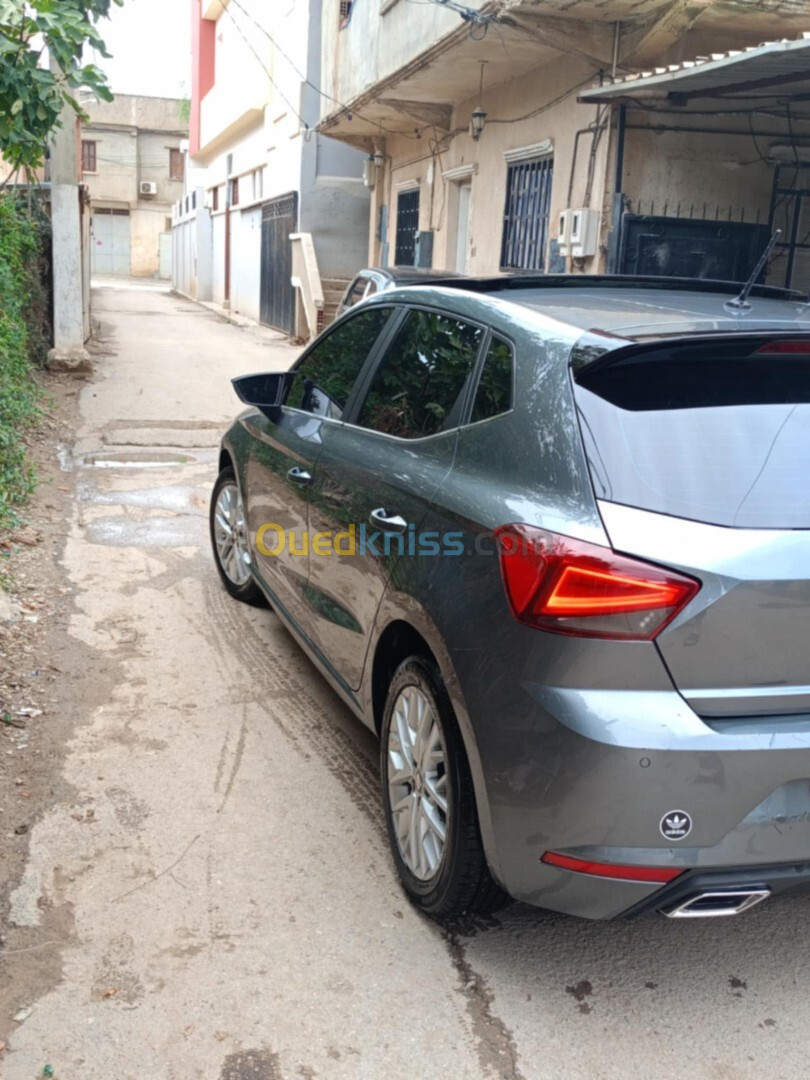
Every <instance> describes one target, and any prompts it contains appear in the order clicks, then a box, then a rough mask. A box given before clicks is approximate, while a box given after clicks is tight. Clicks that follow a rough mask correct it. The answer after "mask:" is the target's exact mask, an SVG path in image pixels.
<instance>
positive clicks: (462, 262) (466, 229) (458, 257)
mask: <svg viewBox="0 0 810 1080" xmlns="http://www.w3.org/2000/svg"><path fill="white" fill-rule="evenodd" d="M456 186H457V189H458V190H457V192H456V251H455V266H454V267H453V269H454V270H455V271H456V272H457V273H459V274H466V273H467V270H468V268H469V264H470V195H471V194H472V184H470V183H466V184H458V185H456Z"/></svg>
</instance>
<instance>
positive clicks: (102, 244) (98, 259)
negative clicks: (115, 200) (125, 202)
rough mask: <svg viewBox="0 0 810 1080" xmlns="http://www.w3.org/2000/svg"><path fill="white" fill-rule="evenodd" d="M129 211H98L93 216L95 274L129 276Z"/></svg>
mask: <svg viewBox="0 0 810 1080" xmlns="http://www.w3.org/2000/svg"><path fill="white" fill-rule="evenodd" d="M129 236H130V233H129V211H128V210H114V211H110V210H107V211H106V212H105V211H103V210H96V211H95V212H94V214H93V245H92V251H93V273H94V274H129V272H130V266H131V264H130V239H129Z"/></svg>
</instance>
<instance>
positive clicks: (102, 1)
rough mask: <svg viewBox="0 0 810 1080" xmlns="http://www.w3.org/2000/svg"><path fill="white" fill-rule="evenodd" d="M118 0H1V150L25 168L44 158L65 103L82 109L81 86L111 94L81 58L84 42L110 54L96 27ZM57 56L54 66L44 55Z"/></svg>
mask: <svg viewBox="0 0 810 1080" xmlns="http://www.w3.org/2000/svg"><path fill="white" fill-rule="evenodd" d="M121 3H122V0H0V154H2V156H3V158H4V159H5V160H6V162H7V163H8V164H9V165H10V166H11V167H12V169H14V170H22V171H23V172H26V173H30V172H32V171H33V170H34V169H36V168H38V167H39V166H40V165H41V164H42V162H43V159H44V155H45V145H46V142H47V139H48V136H49V135H50V133H51V132H52V131H53V130H54V128H56V127H58V126H59V124H60V114H61V112H62V109H63V107H64V105H65V103H67V104H69V105H70V106H72V108H73V109H75V110H76V112H77V114H78V115H80V116H81V115H83V112H82V109H81V107H80V105H79V103H78V101H77V99H76V96H75V95H76V94H77V93H78V91H80V90H89V91H92V92H93V93H94V94H95V95H96V96H97V97H99V98H101V99H103V100H104V101H110V100H112V95H111V93H110V91H109V89H108V88H107V82H106V78H105V76H104V74H103V72H102V71H100V70H99V68H97V67H96V66H95V65H93V64H85V63H84V62H83V58H82V57H83V53H84V50H85V48H86V47H87V46H92V47H93V48H95V49H96V50H97V51H98V52H99V53H100V54H101V55H102V56H107V55H109V54H108V53H107V52H106V50H105V48H104V42H103V41H102V39H101V37H100V36H99V32H98V30H97V29H96V23H97V21H98V20H99V19H101V18H105V17H106V16H107V15H108V14H109V11H110V7H111V6H112V5H113V4H118V5H120V4H121ZM48 58H51V59H53V60H55V61H56V63H57V64H58V66H59V68H60V71H59V72H54V71H52V70H50V67H49V66H47V60H48Z"/></svg>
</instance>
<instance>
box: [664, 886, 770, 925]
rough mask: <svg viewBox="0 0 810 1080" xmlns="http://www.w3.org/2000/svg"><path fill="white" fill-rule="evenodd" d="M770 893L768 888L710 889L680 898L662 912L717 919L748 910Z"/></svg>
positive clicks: (676, 917) (689, 917) (682, 916)
mask: <svg viewBox="0 0 810 1080" xmlns="http://www.w3.org/2000/svg"><path fill="white" fill-rule="evenodd" d="M770 895H771V890H770V889H710V890H705V891H704V892H699V893H696V894H695V895H694V896H690V897H688V898H687V899H686V900H682V901H681V902H680V903H679V904H677V905H676V906H675V907H673V908H669V909H668V910H665V911H664V914H665V915H666V917H667V918H668V919H717V918H720V917H721V916H724V915H739V914H740V913H741V912H743V911H748V909H749V908H752V907H755V906H756V905H757V904H761V903H762V901H763V900H767V899H768V897H769V896H770Z"/></svg>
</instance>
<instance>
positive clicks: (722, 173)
mask: <svg viewBox="0 0 810 1080" xmlns="http://www.w3.org/2000/svg"><path fill="white" fill-rule="evenodd" d="M808 30H810V8H808V7H807V5H806V4H804V3H798V2H797V3H789V2H787V3H786V2H784V0H763V2H762V3H758V4H749V3H745V2H742V0H723V2H720V0H697V2H692V0H689V2H687V0H667V2H661V0H608V2H606V0H573V2H572V0H468V2H466V3H465V4H463V5H455V8H454V9H452V10H451V9H448V8H447V7H445V6H444V5H442V4H440V3H433V4H429V3H428V4H422V5H419V6H415V5H413V4H409V3H407V2H406V0H383V2H382V3H361V2H354V3H348V4H347V3H341V2H340V0H325V3H324V11H323V58H324V60H323V66H324V83H323V91H324V93H323V95H322V118H321V121H320V124H319V130H320V131H321V132H323V133H324V134H329V135H330V136H332V137H333V138H336V139H341V140H343V141H345V142H346V143H347V144H348V145H351V146H355V147H358V148H360V149H362V150H363V151H364V152H365V153H366V154H367V155H369V165H368V168H369V170H370V172H371V175H372V177H373V183H374V187H373V192H372V200H371V208H370V222H371V233H370V242H369V249H368V252H367V256H366V261H367V262H368V263H370V264H378V263H381V264H383V265H386V264H390V265H394V264H397V263H404V264H409V265H413V264H416V265H424V266H433V267H434V268H437V269H438V268H441V269H449V270H459V271H463V272H468V273H473V274H493V273H495V274H497V273H501V272H509V271H525V270H529V271H535V272H541V273H547V272H560V271H564V270H568V271H573V272H591V273H595V272H603V271H605V270H610V271H615V272H636V271H638V272H645V273H653V272H655V273H661V274H664V275H674V274H678V275H683V274H687V273H690V274H691V273H697V274H700V275H701V276H716V277H727V276H732V275H733V276H735V277H737V276H739V275H740V274H741V273H744V270H745V267H746V266H749V265H753V264H752V263H751V256H752V253H753V252H755V251H756V250H757V247H758V246H759V249H760V250H761V248H762V247H764V241H765V240H766V239H767V234H768V230H769V228H773V227H774V225H775V224H778V225H780V226H781V227H782V229H783V241H785V240H786V237H787V236H788V234H790V233H791V232H796V233H798V234H802V233H806V232H807V228H810V221H808V223H807V227H805V228H804V229H802V228H798V229H794V225H797V224H798V225H801V222H800V220H799V215H800V214H801V195H800V194H797V195H796V200H798V201H795V200H794V201H791V199H792V198H793V197H792V196H790V197H787V199H786V200H785V199H784V198H782V196H781V195H780V194H778V191H779V190H781V189H779V188H778V185H779V183H780V181H779V164H780V160H781V162H782V163H783V164H786V165H788V166H793V167H794V174H793V175H791V176H788V177H786V178H784V177H783V183H786V184H789V185H792V187H791V190H795V191H796V192H800V191H801V189H802V188H803V187H804V188H806V186H807V185H806V183H805V181H804V178H805V177H810V171H808V172H807V173H804V172H803V163H804V162H810V110H808V109H807V108H806V98H807V90H808V86H807V78H808V76H807V72H806V71H805V72H804V74H802V73H801V71H799V66H800V65H798V61H797V65H796V66H795V70H793V71H792V73H787V74H786V73H785V71H784V70H783V68H782V67H780V64H781V60H780V59H779V56H778V50H776V52H773V53H772V55H770V56H765V57H764V59H763V61H762V62H763V64H764V67H762V68H761V69H760V68H758V69H757V72H756V78H753V77H751V76H750V75H749V74H747V73H746V71H744V70H743V68H742V67H741V68H740V74H739V77H738V76H737V75H736V74H735V73H734V72H735V70H736V69H735V68H734V66H733V65H734V64H735V63H737V58H736V57H735V56H733V55H732V56H730V57H728V58H727V59H728V63H730V64H731V65H732V66H731V67H730V68H729V74H728V76H727V77H726V78H725V82H724V83H723V85H722V86H721V87H716V88H715V89H713V90H712V93H710V94H709V95H708V96H705V95H704V96H701V93H703V92H702V91H700V92H698V91H696V92H695V93H694V94H691V92H690V91H689V90H687V92H686V95H685V97H684V96H682V97H681V98H679V97H678V95H677V93H676V94H674V96H673V95H670V94H669V92H668V90H667V88H666V87H663V88H661V87H659V88H658V90H657V91H656V92H650V94H649V95H646V91H645V92H641V93H640V94H638V95H634V89H633V86H631V85H630V84H629V83H628V84H624V85H626V90H625V91H624V92H622V91H620V90H619V89H618V87H620V86H622V85H623V83H622V80H625V79H627V78H628V77H633V76H635V75H636V74H637V73H640V72H644V71H649V70H656V69H660V70H662V71H664V72H665V73H667V72H668V74H669V75H670V76H671V77H673V78H674V77H675V76H676V74H677V72H678V71H679V70H687V71H688V70H689V69H690V68H691V67H692V66H694V65H698V66H699V65H700V63H701V58H704V59H705V58H707V57H711V56H712V55H713V54H715V55H716V54H719V53H723V54H726V53H727V52H728V51H729V50H731V51H732V52H738V53H739V54H740V56H742V57H743V59H742V61H740V62H741V63H743V64H745V63H747V62H748V61H747V60H746V59H745V54H744V51H745V50H749V49H751V48H753V47H756V46H758V45H759V44H760V43H761V42H763V41H773V40H775V39H780V38H785V39H788V40H789V41H792V42H794V44H795V46H796V47H797V48H798V49H799V50H800V51H801V49H802V48H803V46H802V45H801V43H800V42H796V39H797V38H799V37H800V36H801V34H802V32H803V31H808ZM766 51H767V50H766ZM797 55H798V54H797ZM681 65H684V67H683V68H681ZM746 80H748V83H749V84H755V85H748V88H747V89H746V85H747V84H746V85H743V86H742V87H740V86H738V83H740V82H742V83H743V84H745V83H746ZM763 80H764V82H763ZM791 80H792V81H791ZM613 84H615V85H616V87H617V89H616V91H615V93H614V95H613V96H610V95H608V96H600V93H599V92H600V88H602V87H606V86H608V85H613ZM768 91H771V92H770V93H769V92H768ZM645 95H646V96H649V97H650V100H649V101H646V102H645V101H644V100H641V101H639V100H638V98H642V99H643V98H644V97H645ZM729 95H731V96H732V97H733V101H731V102H730V101H729ZM755 95H756V96H755ZM802 102H805V104H804V105H803V104H802ZM752 119H753V120H755V123H753V126H752ZM752 131H753V135H752ZM798 166H802V168H798ZM794 206H795V213H794V212H793V209H791V208H793V207H794ZM785 207H787V209H785ZM779 214H781V215H782V218H783V219H784V220H779V221H777V220H776V218H777V217H778V216H779ZM775 215H776V216H775ZM791 215H792V216H791ZM572 230H573V231H574V232H573V235H572ZM807 251H808V255H807V259H806V262H807V270H806V272H803V273H804V276H805V277H806V278H807V284H808V286H809V287H810V248H808V249H807ZM793 254H794V256H796V257H795V258H794V265H795V266H798V265H799V261H800V260H799V259H798V255H797V252H795V251H794V252H793ZM789 257H790V255H789V252H788V251H787V250H786V249H785V248H784V247H782V248H777V257H776V259H775V260H774V263H773V264H772V267H771V276H772V279H773V280H774V281H775V282H776V283H779V284H784V283H786V281H785V275H784V273H783V271H784V269H785V267H786V265H787V261H788V259H789ZM802 258H804V256H802ZM754 261H755V259H754ZM803 283H804V277H803V278H802V282H801V284H803ZM792 284H800V282H799V281H798V280H797V279H796V278H795V276H794V280H793V281H792Z"/></svg>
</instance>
